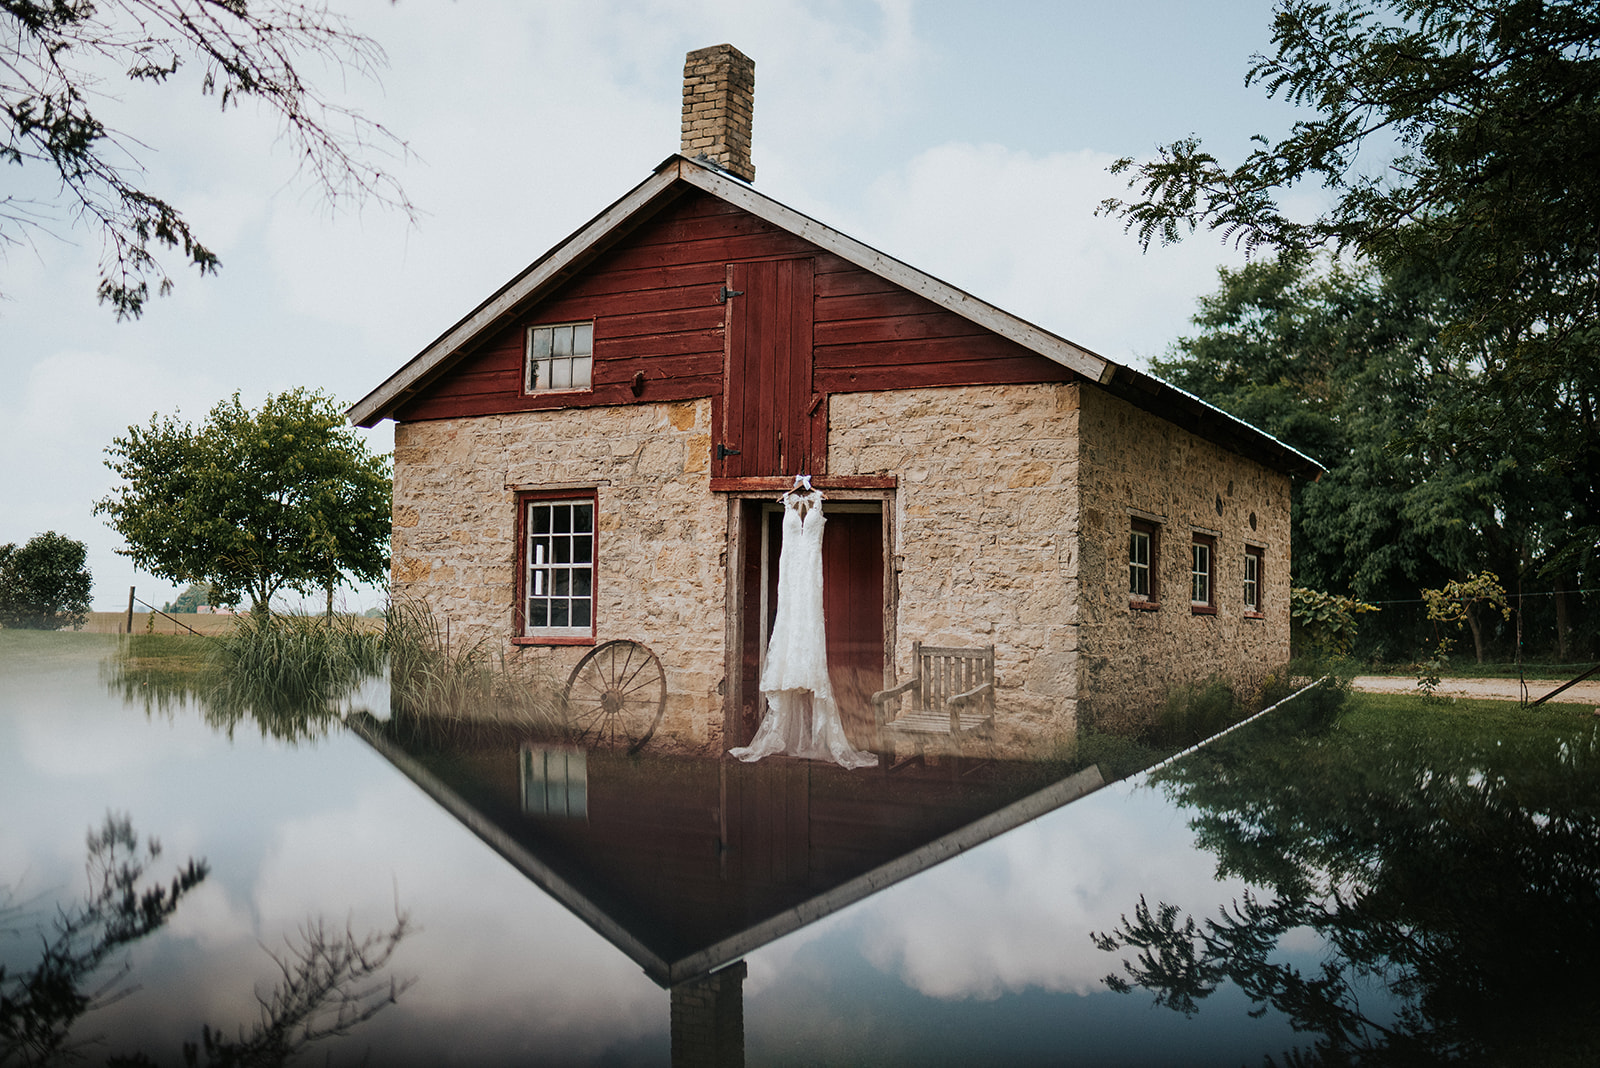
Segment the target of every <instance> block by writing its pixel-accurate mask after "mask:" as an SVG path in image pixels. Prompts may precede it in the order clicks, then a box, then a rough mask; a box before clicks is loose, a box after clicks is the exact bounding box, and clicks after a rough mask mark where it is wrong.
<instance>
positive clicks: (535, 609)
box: [528, 599, 550, 627]
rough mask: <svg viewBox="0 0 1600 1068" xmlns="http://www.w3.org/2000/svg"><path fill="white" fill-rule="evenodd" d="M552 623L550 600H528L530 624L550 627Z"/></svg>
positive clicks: (531, 625)
mask: <svg viewBox="0 0 1600 1068" xmlns="http://www.w3.org/2000/svg"><path fill="white" fill-rule="evenodd" d="M549 625H550V602H549V601H546V600H543V599H538V600H533V601H529V602H528V626H530V627H548V626H549Z"/></svg>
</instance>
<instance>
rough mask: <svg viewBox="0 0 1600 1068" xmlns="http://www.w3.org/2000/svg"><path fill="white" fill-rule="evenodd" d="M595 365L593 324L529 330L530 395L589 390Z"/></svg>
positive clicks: (537, 327)
mask: <svg viewBox="0 0 1600 1068" xmlns="http://www.w3.org/2000/svg"><path fill="white" fill-rule="evenodd" d="M593 366H594V324H593V323H563V324H561V325H559V326H530V327H529V328H528V358H527V376H526V383H525V385H524V386H523V388H524V390H525V391H526V392H528V393H543V392H546V391H549V390H559V389H588V388H589V383H590V377H591V375H590V371H591V369H592V367H593Z"/></svg>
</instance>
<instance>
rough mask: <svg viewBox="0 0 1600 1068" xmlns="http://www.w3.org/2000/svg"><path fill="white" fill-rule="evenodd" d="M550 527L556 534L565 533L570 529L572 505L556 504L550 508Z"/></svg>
mask: <svg viewBox="0 0 1600 1068" xmlns="http://www.w3.org/2000/svg"><path fill="white" fill-rule="evenodd" d="M550 529H551V530H553V531H555V532H556V533H557V534H566V533H568V532H570V531H571V530H572V505H570V504H558V505H556V506H555V507H554V508H552V509H550Z"/></svg>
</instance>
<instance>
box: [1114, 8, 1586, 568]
mask: <svg viewBox="0 0 1600 1068" xmlns="http://www.w3.org/2000/svg"><path fill="white" fill-rule="evenodd" d="M1273 40H1274V43H1275V46H1276V50H1275V52H1274V53H1273V54H1271V55H1266V56H1257V57H1255V59H1254V65H1253V66H1252V67H1251V69H1250V72H1249V75H1248V80H1249V81H1250V82H1252V83H1256V84H1259V85H1261V86H1263V87H1264V88H1265V89H1266V91H1267V92H1268V94H1269V95H1274V96H1281V97H1283V98H1284V99H1286V100H1288V101H1289V102H1291V103H1293V104H1296V105H1299V106H1300V108H1301V109H1302V110H1301V116H1299V117H1297V121H1296V122H1295V124H1294V126H1293V128H1292V129H1291V130H1290V131H1289V132H1288V133H1287V134H1286V135H1285V136H1283V137H1282V138H1280V139H1277V140H1275V141H1274V140H1272V139H1268V138H1265V137H1262V138H1258V139H1257V142H1256V145H1255V147H1254V148H1253V149H1251V150H1250V151H1249V152H1248V154H1246V155H1245V157H1244V158H1243V160H1242V162H1240V163H1238V164H1237V165H1234V166H1229V165H1227V164H1224V163H1223V162H1222V161H1221V160H1219V158H1218V157H1216V156H1215V155H1212V154H1211V153H1210V152H1208V151H1206V150H1205V149H1203V148H1202V147H1201V143H1200V141H1199V140H1198V139H1196V138H1189V139H1187V140H1183V141H1178V142H1175V143H1173V144H1171V145H1169V146H1167V147H1166V148H1164V149H1162V150H1161V152H1160V153H1159V155H1158V158H1156V159H1155V160H1152V161H1150V162H1146V163H1142V164H1135V163H1134V161H1132V160H1122V161H1119V163H1118V164H1117V167H1116V169H1117V170H1119V171H1131V172H1132V181H1131V185H1132V186H1133V187H1134V188H1135V189H1136V190H1137V193H1136V194H1135V196H1134V197H1133V199H1131V200H1127V201H1122V200H1112V201H1108V202H1106V204H1105V205H1104V208H1105V209H1106V210H1109V211H1111V212H1112V213H1114V214H1118V215H1120V216H1121V217H1122V218H1123V219H1124V220H1126V222H1127V224H1128V225H1129V227H1130V228H1132V229H1134V230H1136V232H1137V233H1138V236H1139V237H1140V239H1141V240H1142V241H1143V242H1145V243H1146V244H1147V245H1148V243H1149V242H1150V241H1152V240H1161V241H1173V240H1177V239H1179V238H1180V237H1181V236H1182V235H1183V234H1184V233H1186V232H1191V231H1193V230H1194V229H1196V228H1200V227H1205V228H1208V229H1211V230H1215V231H1218V232H1220V233H1221V234H1223V235H1225V236H1226V237H1228V238H1230V239H1232V240H1234V241H1235V242H1237V243H1238V244H1241V245H1243V246H1245V247H1246V248H1270V249H1276V250H1278V251H1279V252H1281V253H1284V254H1286V255H1288V256H1290V257H1294V258H1296V259H1303V257H1304V256H1306V255H1307V254H1308V253H1310V252H1312V251H1314V250H1318V249H1332V250H1334V251H1344V252H1348V253H1353V254H1354V256H1355V258H1356V262H1357V263H1359V264H1362V265H1370V266H1371V267H1372V268H1374V269H1376V270H1378V271H1380V272H1382V276H1383V278H1384V279H1385V284H1386V286H1389V287H1391V288H1392V287H1393V286H1395V285H1397V284H1400V283H1404V284H1405V285H1406V286H1407V287H1409V288H1410V289H1412V290H1415V291H1419V292H1422V293H1424V294H1427V295H1428V303H1429V307H1428V308H1426V309H1424V310H1425V311H1426V313H1427V315H1428V316H1429V317H1431V318H1432V320H1433V321H1434V322H1435V323H1436V324H1437V327H1438V329H1437V330H1436V331H1432V332H1431V334H1432V336H1431V337H1430V338H1428V339H1427V340H1428V344H1429V346H1430V350H1429V354H1428V356H1427V359H1426V360H1425V361H1423V362H1421V363H1416V364H1413V365H1412V366H1411V367H1409V368H1408V367H1407V366H1406V365H1405V363H1404V361H1403V360H1398V362H1397V358H1396V357H1395V350H1394V347H1393V346H1388V347H1386V348H1385V349H1384V350H1383V351H1381V352H1378V353H1375V355H1374V359H1373V360H1372V361H1370V363H1368V362H1365V361H1363V364H1362V365H1363V366H1367V367H1368V368H1369V370H1371V371H1373V372H1374V373H1376V372H1379V371H1381V370H1382V369H1383V368H1386V367H1387V368H1391V369H1392V370H1394V371H1396V372H1399V373H1400V377H1399V378H1398V379H1396V380H1394V381H1392V382H1391V383H1389V384H1388V387H1387V390H1386V393H1387V396H1388V399H1387V400H1386V401H1385V403H1384V404H1382V405H1380V406H1379V407H1378V408H1377V409H1376V412H1377V415H1378V416H1379V418H1380V421H1381V420H1385V419H1386V420H1389V421H1390V422H1391V423H1392V424H1393V428H1394V429H1393V430H1391V431H1390V432H1383V431H1382V428H1381V427H1362V426H1359V425H1358V426H1356V427H1354V429H1356V430H1358V431H1360V433H1358V434H1356V435H1355V436H1353V437H1352V438H1351V439H1350V440H1349V442H1348V445H1349V448H1350V449H1351V450H1353V451H1362V450H1365V451H1367V452H1368V454H1369V456H1368V459H1369V460H1370V461H1371V462H1370V463H1369V462H1363V463H1361V464H1360V465H1359V466H1355V467H1352V469H1351V470H1350V472H1349V474H1348V476H1346V478H1345V479H1342V480H1335V486H1334V487H1332V488H1333V489H1336V490H1338V489H1348V490H1349V491H1351V492H1350V493H1349V495H1348V498H1347V500H1345V501H1343V502H1341V501H1339V500H1338V499H1337V498H1338V497H1339V496H1340V493H1330V494H1328V497H1329V499H1328V500H1327V501H1326V502H1325V503H1326V504H1328V505H1330V506H1331V507H1330V508H1329V510H1327V511H1325V512H1324V513H1323V514H1322V515H1321V516H1320V517H1318V516H1316V515H1310V516H1308V517H1307V522H1308V523H1310V524H1312V525H1315V524H1316V523H1317V522H1318V521H1319V519H1320V521H1321V522H1326V523H1328V524H1329V525H1331V526H1333V527H1335V528H1338V527H1339V524H1338V523H1337V522H1336V519H1335V517H1336V515H1337V514H1338V513H1339V512H1340V511H1341V510H1342V511H1343V513H1344V514H1346V515H1348V516H1349V517H1350V518H1349V521H1348V523H1347V524H1346V525H1345V526H1344V528H1342V529H1343V531H1344V533H1345V537H1343V538H1340V539H1338V543H1337V544H1335V545H1334V546H1333V547H1332V548H1331V549H1330V550H1329V552H1330V553H1331V554H1332V556H1333V558H1334V559H1337V558H1338V557H1339V556H1340V555H1341V554H1342V555H1343V556H1344V557H1345V558H1346V559H1348V560H1351V561H1358V562H1359V563H1357V564H1355V565H1353V566H1356V567H1358V568H1359V567H1363V566H1368V562H1369V561H1370V565H1371V567H1372V568H1374V573H1375V574H1380V575H1381V574H1383V573H1384V572H1387V571H1390V570H1392V568H1393V567H1396V566H1398V567H1401V568H1402V569H1404V570H1407V574H1408V577H1409V578H1410V581H1409V582H1408V583H1406V585H1407V586H1409V587H1411V588H1415V587H1416V586H1419V585H1434V584H1436V583H1438V582H1441V581H1443V580H1444V579H1445V578H1449V577H1452V576H1454V575H1459V574H1461V573H1463V572H1465V571H1468V570H1475V569H1477V568H1481V567H1483V566H1485V565H1488V566H1491V567H1493V568H1494V569H1495V570H1496V571H1498V572H1499V573H1500V574H1503V575H1510V574H1512V573H1513V572H1514V571H1516V572H1517V573H1521V571H1520V567H1521V566H1522V565H1523V564H1524V563H1526V565H1527V566H1528V567H1529V568H1530V569H1531V570H1534V571H1537V572H1539V573H1541V574H1543V575H1545V576H1547V577H1552V578H1558V577H1563V576H1564V577H1565V580H1566V581H1565V584H1567V585H1568V586H1569V587H1570V586H1571V585H1572V583H1571V582H1570V578H1571V576H1572V575H1573V573H1574V572H1578V571H1584V570H1590V571H1591V573H1592V569H1593V567H1594V565H1595V563H1596V549H1597V546H1600V361H1596V360H1595V359H1594V356H1593V353H1594V347H1595V342H1596V339H1597V338H1600V213H1597V212H1596V211H1594V210H1593V209H1594V205H1595V204H1597V203H1600V166H1596V158H1595V145H1596V144H1600V8H1596V6H1595V5H1594V4H1592V3H1589V2H1587V0H1544V2H1517V3H1504V4H1478V3H1474V2H1471V0H1378V2H1377V3H1367V2H1365V0H1334V2H1331V3H1324V2H1321V0H1284V2H1282V3H1280V4H1279V5H1278V7H1277V9H1276V12H1275V15H1274V22H1273ZM1378 167H1381V168H1382V169H1381V170H1379V169H1376V168H1378ZM1306 182H1311V183H1319V184H1321V186H1322V187H1323V188H1324V189H1325V190H1326V191H1327V192H1328V193H1330V194H1331V204H1330V206H1329V207H1328V208H1326V209H1325V210H1323V211H1322V212H1320V213H1319V214H1317V215H1315V217H1313V218H1310V219H1306V218H1304V217H1301V216H1296V215H1293V214H1291V213H1290V212H1288V211H1286V210H1284V208H1283V206H1282V204H1281V202H1280V196H1281V195H1282V194H1283V193H1284V192H1286V191H1289V190H1291V189H1293V188H1295V187H1296V186H1297V185H1298V184H1301V183H1306ZM1308 348H1309V347H1308V346H1306V345H1296V346H1295V347H1292V348H1289V349H1287V350H1286V352H1287V353H1288V354H1289V355H1290V356H1291V357H1292V358H1293V359H1294V360H1299V359H1301V358H1302V357H1305V356H1306V355H1307V353H1308ZM1351 351H1355V350H1351ZM1379 381H1380V382H1381V375H1379ZM1262 384H1263V389H1264V390H1268V391H1270V390H1271V389H1272V388H1273V387H1274V386H1275V385H1278V384H1280V380H1279V379H1278V378H1275V377H1271V376H1268V377H1266V378H1264V379H1263V380H1262ZM1281 384H1282V385H1283V386H1284V388H1285V389H1286V390H1287V392H1288V393H1289V394H1290V396H1291V397H1302V398H1307V400H1308V405H1307V406H1308V407H1309V408H1311V409H1312V414H1313V415H1314V414H1315V407H1316V398H1315V396H1314V393H1313V392H1311V391H1308V390H1307V389H1306V387H1305V383H1304V382H1303V381H1300V380H1299V379H1297V378H1295V377H1294V376H1291V377H1290V378H1289V379H1288V380H1287V381H1283V382H1282V383H1281ZM1201 395H1202V396H1207V397H1208V398H1209V396H1210V394H1208V393H1206V392H1204V391H1202V392H1201ZM1264 400H1270V397H1264ZM1224 407H1226V405H1224ZM1229 410H1230V411H1232V410H1234V409H1232V408H1230V409H1229ZM1269 429H1271V428H1270V427H1269ZM1396 442H1401V443H1404V447H1403V448H1402V449H1400V450H1399V451H1398V452H1396V453H1394V454H1393V455H1392V456H1384V455H1382V454H1381V453H1378V452H1374V451H1373V450H1372V448H1371V446H1373V445H1376V446H1377V447H1378V448H1379V449H1384V450H1387V449H1389V448H1391V447H1392V446H1393V445H1394V444H1395V443H1396ZM1291 443H1292V442H1291ZM1363 443H1366V444H1363ZM1328 458H1329V460H1330V461H1332V462H1334V463H1335V464H1337V463H1338V461H1340V460H1342V459H1343V458H1344V457H1343V455H1341V454H1340V453H1337V452H1335V453H1330V454H1328ZM1368 470H1370V472H1371V474H1370V475H1363V472H1364V471H1368ZM1320 496H1321V494H1315V495H1314V494H1312V493H1311V492H1310V491H1309V490H1308V491H1307V494H1306V499H1307V502H1308V505H1312V504H1314V502H1315V501H1316V500H1317V499H1318V497H1320ZM1341 504H1342V505H1343V507H1342V508H1341ZM1363 529H1365V530H1367V531H1369V532H1370V533H1369V534H1368V536H1367V537H1366V538H1365V539H1363V538H1362V537H1361V534H1360V532H1361V530H1363ZM1396 534H1398V535H1399V537H1394V536H1392V535H1396ZM1419 535H1420V537H1421V538H1423V539H1426V540H1425V541H1423V542H1420V543H1419V542H1418V541H1417V540H1416V536H1419ZM1363 543H1365V544H1366V545H1367V546H1368V547H1370V548H1371V550H1373V551H1372V552H1363V551H1355V552H1352V551H1351V550H1352V549H1356V548H1359V547H1361V546H1362V545H1363ZM1320 545H1321V543H1317V542H1306V541H1299V540H1297V542H1296V548H1297V560H1296V566H1297V568H1298V567H1301V566H1302V565H1301V561H1300V560H1299V558H1298V554H1299V552H1300V549H1301V547H1302V546H1305V547H1307V548H1309V549H1311V550H1312V551H1313V552H1321V551H1322V549H1321V547H1320ZM1419 548H1421V549H1422V550H1424V551H1422V552H1418V549H1419ZM1429 560H1437V561H1439V562H1440V563H1441V564H1442V565H1443V567H1442V573H1439V574H1432V575H1424V573H1423V571H1424V570H1426V567H1425V565H1426V564H1427V562H1428V561H1429ZM1298 580H1299V581H1300V582H1301V583H1302V584H1314V585H1318V586H1321V587H1322V588H1327V589H1334V590H1348V591H1349V592H1351V593H1353V594H1355V595H1357V596H1368V597H1370V596H1374V595H1375V593H1376V590H1375V588H1374V587H1373V585H1371V584H1370V582H1365V583H1364V582H1361V581H1355V580H1354V579H1352V581H1351V582H1349V583H1348V584H1347V583H1345V582H1340V581H1334V580H1332V579H1331V578H1330V577H1329V575H1328V574H1327V573H1319V574H1315V575H1313V574H1309V573H1306V574H1301V575H1299V576H1298ZM1593 584H1594V583H1593V582H1592V581H1588V582H1585V583H1584V585H1593Z"/></svg>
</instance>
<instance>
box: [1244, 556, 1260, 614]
mask: <svg viewBox="0 0 1600 1068" xmlns="http://www.w3.org/2000/svg"><path fill="white" fill-rule="evenodd" d="M1264 555H1265V552H1264V550H1262V549H1261V548H1259V547H1257V546H1255V545H1246V546H1245V547H1244V610H1245V612H1246V614H1248V615H1260V614H1261V576H1262V567H1261V564H1262V559H1261V558H1262V556H1264Z"/></svg>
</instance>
